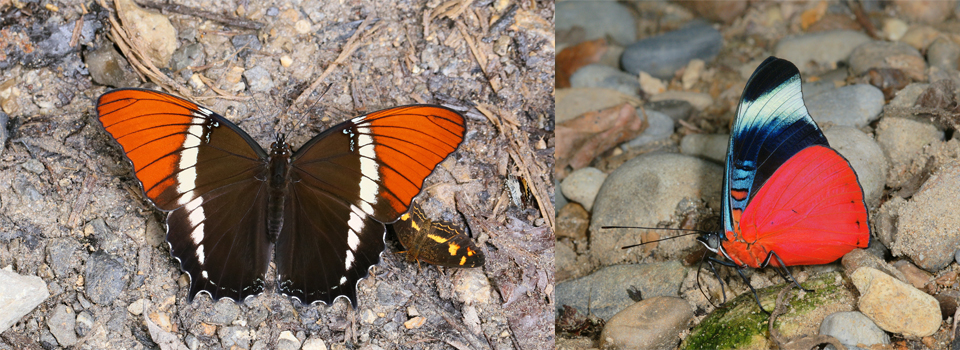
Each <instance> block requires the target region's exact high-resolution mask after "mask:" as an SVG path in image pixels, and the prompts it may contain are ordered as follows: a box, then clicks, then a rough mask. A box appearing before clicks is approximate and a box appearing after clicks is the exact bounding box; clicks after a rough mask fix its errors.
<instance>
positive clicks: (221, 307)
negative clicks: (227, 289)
mask: <svg viewBox="0 0 960 350" xmlns="http://www.w3.org/2000/svg"><path fill="white" fill-rule="evenodd" d="M239 315H240V306H237V303H236V302H233V301H231V300H229V299H220V301H218V302H217V303H216V304H214V305H213V314H212V315H210V317H209V318H207V322H209V323H211V324H218V325H229V324H231V323H233V320H236V319H237V316H239Z"/></svg>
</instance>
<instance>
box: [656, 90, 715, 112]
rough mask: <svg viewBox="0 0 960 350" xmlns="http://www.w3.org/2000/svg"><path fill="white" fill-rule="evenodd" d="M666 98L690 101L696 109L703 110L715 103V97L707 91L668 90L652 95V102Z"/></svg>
mask: <svg viewBox="0 0 960 350" xmlns="http://www.w3.org/2000/svg"><path fill="white" fill-rule="evenodd" d="M666 100H681V101H686V102H688V103H690V105H692V106H693V108H694V109H696V110H698V111H702V110H704V109H706V108H707V107H710V105H712V104H713V97H710V94H708V93H705V92H692V91H667V92H664V93H662V94H658V95H655V96H652V97H650V101H651V102H658V101H666Z"/></svg>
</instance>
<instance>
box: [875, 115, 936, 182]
mask: <svg viewBox="0 0 960 350" xmlns="http://www.w3.org/2000/svg"><path fill="white" fill-rule="evenodd" d="M876 134H877V143H879V144H880V148H882V149H883V152H884V154H886V156H887V157H888V159H889V160H890V172H889V173H888V174H887V186H890V187H892V188H897V187H901V186H903V184H905V183H908V182H910V181H911V180H912V179H913V178H914V177H917V176H920V174H918V173H917V172H918V171H919V169H917V168H922V167H923V166H922V164H923V161H925V159H923V158H922V157H920V158H918V156H920V154H921V153H922V152H923V149H924V147H927V146H928V145H930V144H932V143H934V142H939V141H942V140H943V139H944V132H943V131H941V130H940V129H938V128H937V127H936V126H934V125H933V124H931V123H929V122H927V121H921V120H916V119H912V118H902V117H893V116H885V117H883V119H881V120H880V123H878V124H877V130H876ZM915 162H920V163H919V164H920V165H921V166H919V167H918V166H915V165H914V163H915Z"/></svg>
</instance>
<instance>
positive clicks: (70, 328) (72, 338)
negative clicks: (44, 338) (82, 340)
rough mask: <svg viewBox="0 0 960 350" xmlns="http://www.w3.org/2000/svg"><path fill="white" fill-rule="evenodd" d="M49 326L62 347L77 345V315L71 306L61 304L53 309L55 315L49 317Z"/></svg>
mask: <svg viewBox="0 0 960 350" xmlns="http://www.w3.org/2000/svg"><path fill="white" fill-rule="evenodd" d="M47 326H48V327H50V333H53V336H54V337H56V338H57V342H58V343H60V346H64V347H67V346H73V344H76V343H77V333H76V330H75V328H76V326H77V314H75V313H74V312H73V309H71V308H70V307H69V306H66V305H63V304H59V305H57V307H56V308H55V309H53V314H52V315H49V316H47Z"/></svg>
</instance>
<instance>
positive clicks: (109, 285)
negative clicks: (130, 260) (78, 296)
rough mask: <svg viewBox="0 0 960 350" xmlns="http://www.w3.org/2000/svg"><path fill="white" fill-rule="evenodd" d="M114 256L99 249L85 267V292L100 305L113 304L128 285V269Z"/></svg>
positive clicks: (91, 255)
mask: <svg viewBox="0 0 960 350" xmlns="http://www.w3.org/2000/svg"><path fill="white" fill-rule="evenodd" d="M123 266H124V265H123V263H121V262H120V261H119V260H118V259H116V258H115V257H114V256H112V255H110V254H108V253H104V252H102V251H97V252H95V253H93V254H90V257H89V258H88V259H87V262H86V267H85V268H84V292H85V293H86V294H87V297H88V298H90V301H93V302H94V303H97V304H99V305H109V304H112V303H113V301H114V300H116V299H117V297H118V296H120V293H121V292H123V289H124V288H125V287H126V285H127V279H126V278H125V277H126V276H127V270H126V269H124V267H123Z"/></svg>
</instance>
